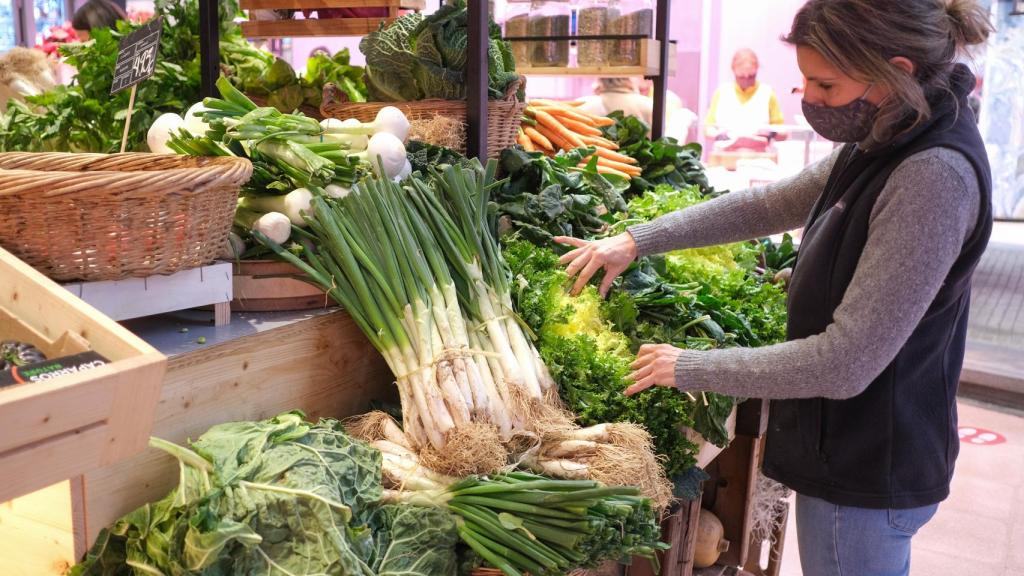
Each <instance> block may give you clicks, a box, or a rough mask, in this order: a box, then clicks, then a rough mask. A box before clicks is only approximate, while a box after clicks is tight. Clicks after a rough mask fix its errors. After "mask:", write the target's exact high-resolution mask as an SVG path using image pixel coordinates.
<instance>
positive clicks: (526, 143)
mask: <svg viewBox="0 0 1024 576" xmlns="http://www.w3.org/2000/svg"><path fill="white" fill-rule="evenodd" d="M516 142H519V145H520V146H522V147H523V150H526V151H527V152H536V151H537V149H536V148H534V146H533V142H531V141H530V138H529V137H528V136H527V135H526V134H524V133H523V131H522V130H520V131H519V136H518V137H517V138H516Z"/></svg>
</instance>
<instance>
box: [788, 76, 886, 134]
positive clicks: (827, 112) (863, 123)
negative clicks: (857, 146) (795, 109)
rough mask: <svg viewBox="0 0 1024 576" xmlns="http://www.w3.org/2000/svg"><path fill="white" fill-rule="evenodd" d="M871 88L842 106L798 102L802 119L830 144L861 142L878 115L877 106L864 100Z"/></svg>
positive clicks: (869, 131)
mask: <svg viewBox="0 0 1024 576" xmlns="http://www.w3.org/2000/svg"><path fill="white" fill-rule="evenodd" d="M872 87H873V86H868V89H867V91H865V92H864V95H863V96H861V97H860V98H857V99H856V100H854V101H853V102H850V103H849V104H844V105H842V106H835V107H830V106H822V105H820V104H811V103H809V102H807V101H806V100H802V101H801V102H800V104H801V106H802V107H803V111H804V117H805V118H807V122H808V123H809V124H810V125H811V128H814V131H815V132H817V133H818V134H820V135H821V136H822V137H823V138H825V139H827V140H831V141H832V142H842V143H850V142H861V141H863V140H864V139H865V138H867V137H868V135H870V134H871V127H872V126H873V125H874V123H875V116H877V115H878V106H875V105H874V104H872V103H871V102H868V101H867V100H865V99H864V98H865V97H866V96H867V95H868V92H870V91H871V88H872Z"/></svg>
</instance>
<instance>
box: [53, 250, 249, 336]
mask: <svg viewBox="0 0 1024 576" xmlns="http://www.w3.org/2000/svg"><path fill="white" fill-rule="evenodd" d="M64 288H65V289H67V290H68V291H70V292H71V293H72V294H74V295H75V296H78V297H79V298H81V299H82V300H84V301H85V302H87V303H89V304H90V305H92V306H93V307H94V308H96V309H97V310H99V311H100V312H102V313H103V314H105V315H106V316H107V317H108V318H110V319H111V320H118V321H120V320H129V319H131V318H141V317H143V316H153V315H155V314H164V313H166V312H177V311H178V310H188V309H189V308H199V307H203V306H211V305H212V307H213V312H214V314H213V320H214V325H215V326H223V325H225V324H227V323H228V322H230V321H231V263H229V262H214V263H213V264H208V265H206V266H200V267H198V268H189V269H188V270H181V271H179V272H175V273H174V274H168V275H166V276H162V275H160V276H149V277H147V278H125V279H123V280H100V281H96V282H70V283H67V284H64Z"/></svg>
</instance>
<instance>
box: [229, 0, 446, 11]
mask: <svg viewBox="0 0 1024 576" xmlns="http://www.w3.org/2000/svg"><path fill="white" fill-rule="evenodd" d="M239 5H240V6H241V7H242V9H243V10H276V9H278V8H291V9H294V10H302V9H306V10H316V9H317V8H388V9H395V10H424V9H426V7H427V0H241V1H240V2H239Z"/></svg>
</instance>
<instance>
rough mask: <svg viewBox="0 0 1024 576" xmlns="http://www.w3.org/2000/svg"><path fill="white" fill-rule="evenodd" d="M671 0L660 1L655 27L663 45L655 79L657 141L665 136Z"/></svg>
mask: <svg viewBox="0 0 1024 576" xmlns="http://www.w3.org/2000/svg"><path fill="white" fill-rule="evenodd" d="M671 5H672V2H670V0H658V13H657V19H656V20H655V25H654V38H655V39H656V40H658V42H660V43H661V45H660V47H659V49H660V50H661V52H660V53H659V54H658V71H659V74H658V75H657V76H655V77H654V94H652V96H653V97H654V117H653V118H652V122H651V124H652V126H651V138H652V139H653V140H657V139H658V138H661V137H662V136H664V135H665V112H666V109H665V98H666V93H667V91H668V70H669V66H668V62H669V50H670V49H672V46H671V45H670V43H669V39H668V37H669V25H670V23H671V19H670V18H669V9H670V8H671Z"/></svg>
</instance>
